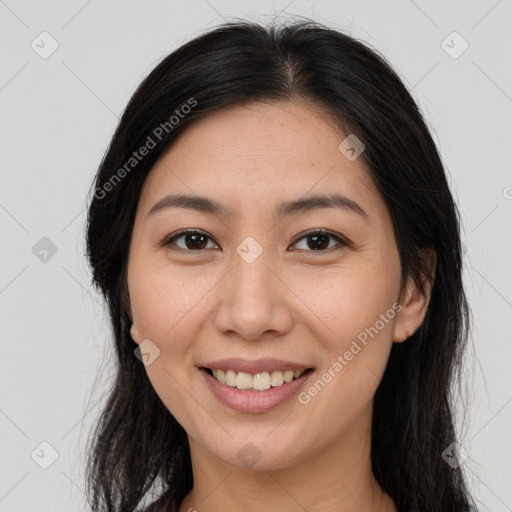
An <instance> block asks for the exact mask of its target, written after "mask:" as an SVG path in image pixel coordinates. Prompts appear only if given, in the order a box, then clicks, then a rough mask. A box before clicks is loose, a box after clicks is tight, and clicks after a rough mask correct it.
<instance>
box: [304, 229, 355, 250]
mask: <svg viewBox="0 0 512 512" xmlns="http://www.w3.org/2000/svg"><path fill="white" fill-rule="evenodd" d="M330 239H332V240H335V241H336V242H338V243H337V244H335V245H334V247H333V246H330V247H329V242H330ZM301 240H306V244H305V245H306V249H305V250H309V252H311V251H319V252H327V250H330V249H333V248H336V245H337V246H342V247H344V246H347V245H348V242H347V241H346V240H345V239H343V238H342V237H340V236H338V235H335V234H334V233H330V232H328V231H311V232H310V233H307V234H306V235H304V236H302V237H301V238H300V239H299V240H298V241H297V242H295V244H294V245H297V243H298V242H300V241H301ZM337 248H339V247H337ZM302 249H304V248H302ZM302 249H301V250H302Z"/></svg>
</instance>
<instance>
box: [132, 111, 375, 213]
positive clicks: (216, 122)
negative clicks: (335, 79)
mask: <svg viewBox="0 0 512 512" xmlns="http://www.w3.org/2000/svg"><path fill="white" fill-rule="evenodd" d="M346 137H347V134H344V133H343V132H342V131H341V130H340V128H339V127H338V126H337V125H336V124H335V123H334V121H333V120H332V117H331V116H329V115H327V113H326V111H325V109H322V108H321V107H318V106H315V105H312V104H310V103H306V102H303V101H285V102H284V101H281V102H272V103H260V102H258V103H250V104H246V105H234V106H230V107H227V108H224V109H222V110H219V111H217V112H215V113H213V114H211V115H209V116H207V117H205V118H202V119H200V120H197V121H195V122H194V123H193V124H192V125H190V126H189V127H187V128H186V129H185V130H184V132H182V133H181V134H180V136H179V137H178V138H177V140H175V141H174V143H173V145H172V146H171V147H170V148H169V149H168V150H167V152H166V153H164V155H163V156H162V157H161V158H160V159H159V161H158V162H157V163H156V164H155V166H154V167H153V169H152V170H151V172H150V173H149V175H148V177H147V179H146V182H145V184H144V188H143V193H142V196H141V202H142V203H144V207H145V208H146V209H149V208H150V207H151V206H152V204H153V203H154V202H156V201H158V200H159V199H161V197H162V196H164V195H165V194H166V193H169V192H183V193H188V194H191V195H194V194H197V195H208V196H214V197H216V198H218V199H219V200H220V201H222V202H228V203H229V204H230V205H234V206H233V208H234V210H237V205H238V207H239V208H241V209H244V208H245V207H246V206H247V201H249V200H250V202H251V204H252V205H260V206H264V205H267V204H269V202H270V203H274V202H277V201H276V199H279V200H280V201H281V200H284V199H296V198H297V197H301V196H305V195H311V194H326V193H329V194H331V193H334V192H340V193H343V194H344V195H346V196H348V197H351V198H353V199H354V200H357V202H358V203H360V204H361V203H364V204H366V205H367V208H368V209H369V210H371V209H372V208H373V209H374V210H375V212H374V213H375V214H379V210H380V213H382V208H383V207H384V203H383V201H382V199H381V198H380V195H379V194H378V192H377V189H376V187H375V185H374V183H373V181H372V179H371V177H370V175H369V173H368V172H367V170H366V168H365V165H364V163H363V160H362V158H357V159H356V160H349V159H348V158H347V157H346V156H345V155H344V154H343V153H342V152H341V151H340V149H339V145H340V143H342V142H343V141H344V139H346ZM224 199H225V201H224ZM379 202H380V204H379ZM271 206H273V205H272V204H271V205H270V207H271Z"/></svg>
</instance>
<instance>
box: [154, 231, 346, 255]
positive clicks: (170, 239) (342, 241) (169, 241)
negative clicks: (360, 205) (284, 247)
mask: <svg viewBox="0 0 512 512" xmlns="http://www.w3.org/2000/svg"><path fill="white" fill-rule="evenodd" d="M190 234H194V235H203V236H205V237H206V238H208V239H209V240H213V238H211V237H210V236H208V235H207V234H206V233H205V232H203V231H200V230H196V229H185V230H182V231H179V232H178V233H175V234H173V235H169V236H166V237H165V238H164V239H163V240H162V241H161V242H160V243H159V244H158V245H159V246H161V247H167V248H169V249H170V250H173V251H182V252H190V253H194V252H195V253H201V252H203V251H205V250H206V249H197V250H193V249H183V248H182V247H178V248H175V247H171V246H172V245H174V242H175V241H176V240H178V239H179V238H182V237H184V236H185V235H190ZM314 235H325V236H328V237H330V238H332V239H334V240H336V241H337V242H338V247H334V248H333V247H331V248H329V249H319V250H317V251H314V250H306V252H311V253H315V252H318V253H322V252H323V253H330V252H332V251H339V250H341V249H343V248H344V247H347V246H349V245H351V243H350V242H349V240H347V239H346V238H344V237H342V236H340V235H337V234H334V233H331V232H330V231H326V230H323V229H317V230H314V231H308V232H306V233H304V234H302V235H301V236H300V237H299V238H297V239H296V241H295V242H293V245H295V244H297V243H298V242H300V241H301V240H303V239H305V238H308V237H311V236H314Z"/></svg>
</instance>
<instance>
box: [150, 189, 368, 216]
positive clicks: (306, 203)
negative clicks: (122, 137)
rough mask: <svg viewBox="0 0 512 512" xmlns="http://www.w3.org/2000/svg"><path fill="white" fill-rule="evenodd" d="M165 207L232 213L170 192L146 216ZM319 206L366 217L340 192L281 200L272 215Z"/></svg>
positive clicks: (205, 200) (207, 200)
mask: <svg viewBox="0 0 512 512" xmlns="http://www.w3.org/2000/svg"><path fill="white" fill-rule="evenodd" d="M166 208H186V209H189V210H196V211H199V212H203V213H206V214H210V215H222V216H224V217H229V216H230V215H232V214H233V212H232V211H231V210H229V209H228V208H226V206H224V205H223V204H221V203H219V202H217V201H215V200H213V199H210V198H208V197H203V196H191V195H184V194H171V195H168V196H165V197H164V198H162V199H160V200H159V201H158V202H157V203H155V204H154V205H153V207H152V208H151V210H149V213H148V216H151V215H154V214H155V213H157V212H159V211H162V210H164V209H166ZM321 208H337V209H341V210H344V211H347V212H351V213H356V214H358V215H360V216H361V217H364V218H365V219H368V215H367V214H366V212H365V211H364V210H363V209H362V208H361V207H360V206H359V205H358V204H357V203H356V202H355V201H353V200H352V199H349V198H348V197H346V196H343V195H341V194H331V195H313V196H308V197H304V198H301V199H296V200H293V201H287V202H283V203H281V204H279V205H278V206H277V207H276V208H275V209H274V217H276V218H277V219H282V218H283V217H285V216H287V215H292V214H297V213H302V212H307V211H311V210H317V209H321Z"/></svg>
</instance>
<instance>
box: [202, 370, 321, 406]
mask: <svg viewBox="0 0 512 512" xmlns="http://www.w3.org/2000/svg"><path fill="white" fill-rule="evenodd" d="M201 373H202V374H203V375H204V378H205V379H206V382H207V384H208V386H210V389H211V390H212V392H213V394H214V395H215V396H216V397H217V398H218V399H219V400H220V401H221V402H222V403H223V404H224V405H227V406H228V407H231V408H232V409H235V410H236V411H242V412H265V411H270V410H272V409H275V408H276V407H279V406H280V405H282V404H284V403H285V402H287V401H288V400H290V398H292V397H293V396H294V395H296V394H297V393H298V391H299V389H300V388H301V387H302V386H303V385H304V384H305V383H306V381H307V380H308V379H309V377H310V376H311V375H312V374H313V371H311V370H310V371H308V372H306V373H304V374H303V375H301V376H300V377H299V378H298V379H294V380H292V381H290V382H286V383H284V384H282V385H281V386H276V387H275V388H270V389H267V390H265V391H247V390H241V389H238V388H236V387H231V386H227V385H226V384H221V383H220V382H219V381H218V380H217V379H216V378H215V377H212V376H211V375H210V374H209V373H208V372H207V371H206V370H204V369H202V368H201Z"/></svg>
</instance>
